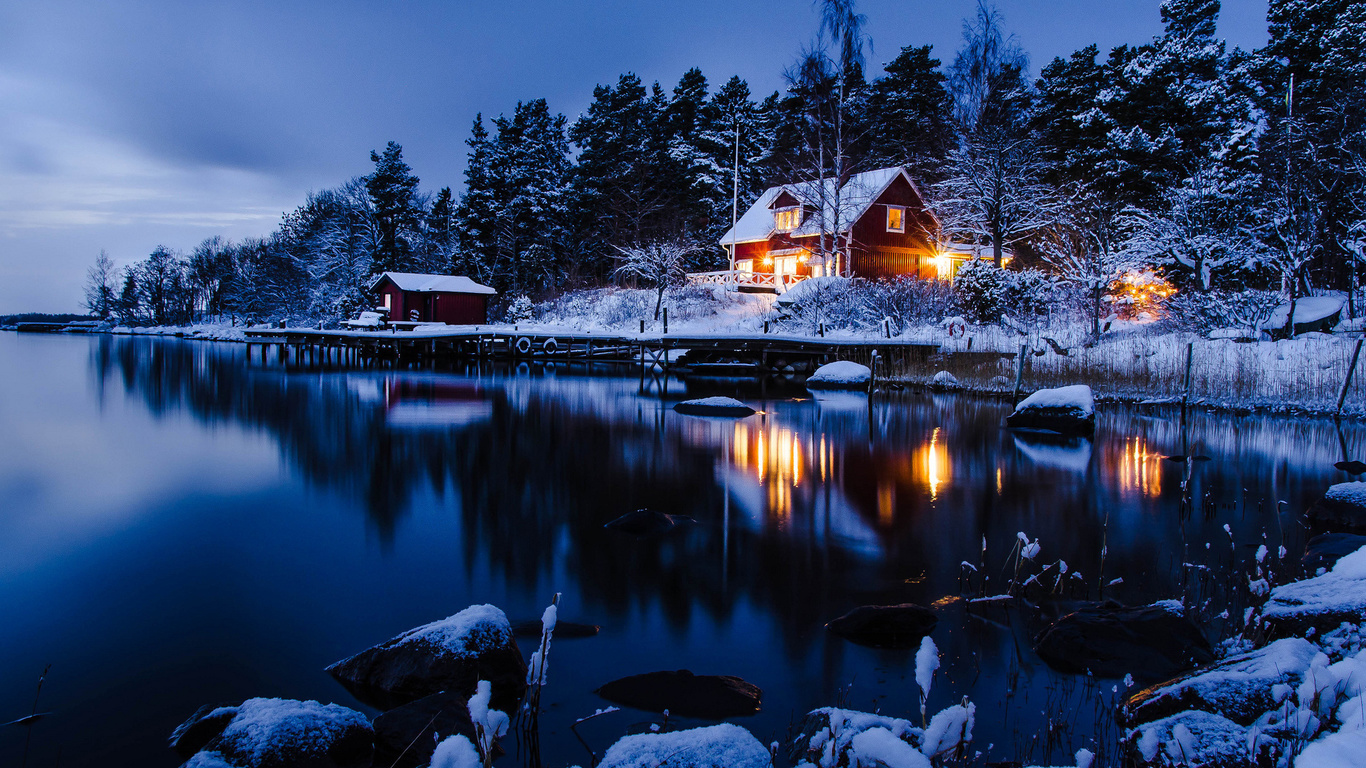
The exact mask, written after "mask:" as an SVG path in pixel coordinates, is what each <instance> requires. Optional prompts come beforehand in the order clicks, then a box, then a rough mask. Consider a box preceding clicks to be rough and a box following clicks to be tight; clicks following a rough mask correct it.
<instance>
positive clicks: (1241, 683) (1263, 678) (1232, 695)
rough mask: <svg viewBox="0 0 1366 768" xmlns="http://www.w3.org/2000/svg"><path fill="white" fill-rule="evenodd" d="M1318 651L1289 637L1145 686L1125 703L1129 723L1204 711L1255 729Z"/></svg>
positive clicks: (1310, 645)
mask: <svg viewBox="0 0 1366 768" xmlns="http://www.w3.org/2000/svg"><path fill="white" fill-rule="evenodd" d="M1318 652H1319V649H1318V648H1317V647H1316V646H1315V645H1314V644H1313V643H1311V642H1309V641H1307V640H1304V639H1302V638H1298V637H1293V638H1286V639H1284V640H1277V641H1276V642H1274V643H1272V644H1270V645H1268V646H1266V647H1265V648H1261V649H1258V650H1256V651H1252V652H1251V653H1244V654H1239V655H1237V656H1232V657H1229V658H1227V659H1225V660H1223V661H1221V662H1219V663H1218V664H1215V665H1214V666H1212V667H1205V668H1202V669H1197V670H1195V671H1193V672H1190V673H1187V674H1185V675H1182V676H1180V677H1178V678H1176V679H1175V680H1168V681H1167V682H1165V683H1160V684H1158V685H1154V686H1152V687H1151V688H1144V689H1143V690H1141V691H1139V692H1138V693H1135V694H1134V695H1132V696H1130V697H1129V700H1128V701H1127V702H1126V703H1125V705H1124V707H1123V710H1122V713H1123V717H1124V720H1125V724H1126V725H1128V726H1130V727H1132V726H1135V725H1139V724H1142V723H1151V722H1152V721H1154V720H1160V719H1162V718H1164V717H1170V716H1172V715H1175V714H1176V713H1178V712H1184V711H1186V710H1188V709H1198V710H1200V711H1202V712H1212V713H1214V714H1216V715H1220V716H1222V717H1225V718H1228V719H1229V720H1231V721H1233V722H1235V723H1238V724H1239V725H1251V724H1252V723H1253V721H1255V720H1256V719H1257V718H1259V717H1261V716H1262V715H1263V714H1264V713H1266V712H1267V711H1268V710H1271V709H1274V708H1275V707H1276V704H1277V703H1278V702H1277V701H1276V698H1275V697H1274V696H1273V695H1272V690H1271V689H1272V686H1276V685H1288V686H1290V687H1291V688H1294V687H1296V686H1298V685H1299V684H1300V681H1301V679H1302V678H1303V677H1304V673H1305V671H1306V670H1308V669H1309V664H1310V662H1311V661H1313V659H1314V656H1315V655H1317V654H1318Z"/></svg>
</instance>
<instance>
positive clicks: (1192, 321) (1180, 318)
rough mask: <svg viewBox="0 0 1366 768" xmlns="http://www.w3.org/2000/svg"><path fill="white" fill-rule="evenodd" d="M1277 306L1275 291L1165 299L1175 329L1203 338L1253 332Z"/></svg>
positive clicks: (1180, 295)
mask: <svg viewBox="0 0 1366 768" xmlns="http://www.w3.org/2000/svg"><path fill="white" fill-rule="evenodd" d="M1280 304H1281V296H1280V294H1279V293H1277V292H1275V291H1261V290H1255V289H1248V290H1244V291H1219V290H1215V291H1208V292H1204V293H1202V292H1200V291H1181V292H1180V293H1177V294H1176V295H1175V296H1172V297H1171V298H1169V299H1167V303H1166V309H1167V318H1168V320H1169V322H1170V323H1171V324H1172V325H1173V326H1174V327H1175V328H1177V329H1180V330H1184V331H1194V332H1196V333H1200V334H1202V335H1203V334H1207V333H1209V332H1210V331H1213V330H1215V329H1218V328H1240V329H1248V330H1251V329H1253V328H1256V327H1258V326H1260V325H1261V324H1262V323H1264V322H1265V321H1266V319H1267V317H1269V316H1270V315H1271V313H1272V312H1273V311H1275V309H1276V307H1278V306H1280Z"/></svg>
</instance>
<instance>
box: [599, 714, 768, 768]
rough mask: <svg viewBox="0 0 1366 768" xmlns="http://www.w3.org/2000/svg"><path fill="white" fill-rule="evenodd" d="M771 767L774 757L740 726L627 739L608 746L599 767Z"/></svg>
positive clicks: (711, 727)
mask: <svg viewBox="0 0 1366 768" xmlns="http://www.w3.org/2000/svg"><path fill="white" fill-rule="evenodd" d="M664 765H668V766H679V768H769V766H771V765H772V755H770V754H769V751H768V749H767V748H765V747H764V745H763V744H760V743H759V740H758V739H756V738H754V736H753V735H752V734H751V733H750V732H749V731H747V730H745V729H744V728H741V727H740V726H738V725H731V724H729V723H722V724H721V725H713V726H708V727H706V728H693V729H691V730H686V731H674V732H673V733H641V734H637V735H635V736H627V737H625V738H623V739H621V740H620V741H618V742H617V743H615V744H613V745H612V746H611V747H608V749H607V753H606V754H604V755H603V756H602V762H601V763H598V768H655V766H664Z"/></svg>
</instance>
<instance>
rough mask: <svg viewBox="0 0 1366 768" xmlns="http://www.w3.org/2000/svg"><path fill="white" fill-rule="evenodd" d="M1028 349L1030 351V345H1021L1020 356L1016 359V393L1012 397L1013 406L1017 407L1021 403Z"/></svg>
mask: <svg viewBox="0 0 1366 768" xmlns="http://www.w3.org/2000/svg"><path fill="white" fill-rule="evenodd" d="M1026 349H1028V345H1027V344H1021V345H1020V354H1019V355H1017V356H1016V358H1015V393H1014V394H1013V395H1011V397H1010V404H1011V406H1015V405H1017V404H1019V402H1020V387H1021V386H1023V385H1024V364H1025V350H1026Z"/></svg>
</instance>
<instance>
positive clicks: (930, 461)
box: [920, 427, 949, 501]
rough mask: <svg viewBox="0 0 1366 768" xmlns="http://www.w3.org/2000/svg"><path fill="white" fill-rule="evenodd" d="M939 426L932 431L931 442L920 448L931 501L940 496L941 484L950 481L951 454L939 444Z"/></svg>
mask: <svg viewBox="0 0 1366 768" xmlns="http://www.w3.org/2000/svg"><path fill="white" fill-rule="evenodd" d="M939 430H940V428H939V427H935V428H934V431H933V432H931V433H930V442H929V444H928V445H926V446H925V447H923V448H921V449H920V466H921V467H922V468H923V469H924V471H925V482H926V484H928V485H929V486H930V501H935V500H936V499H938V498H939V486H941V485H944V484H946V483H948V481H949V454H948V451H947V450H945V449H944V446H942V445H940V444H939Z"/></svg>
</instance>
